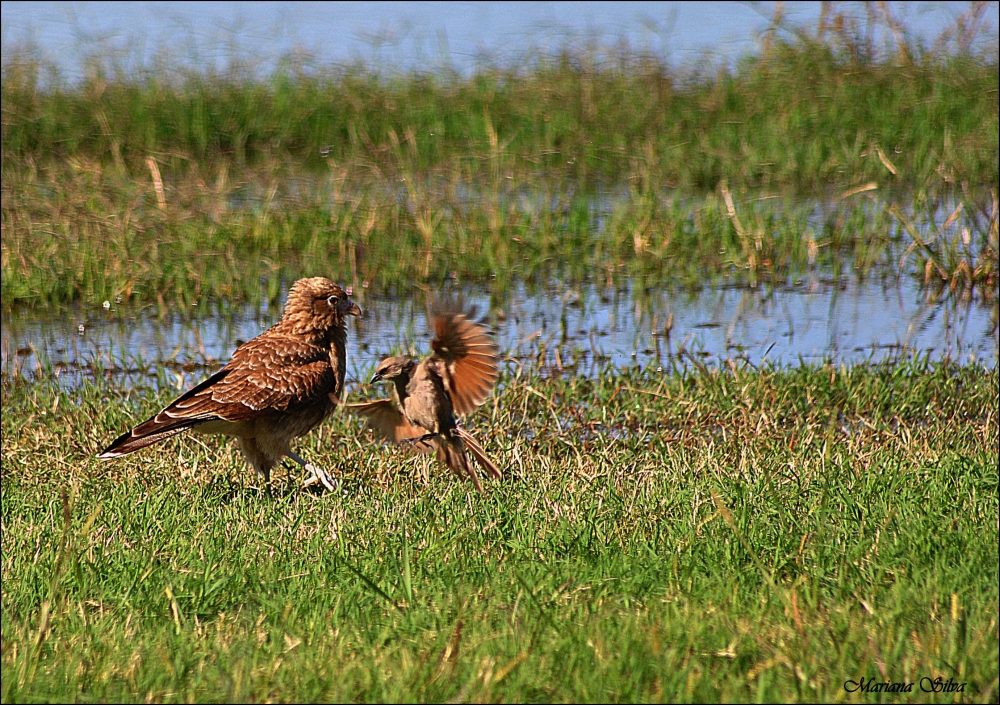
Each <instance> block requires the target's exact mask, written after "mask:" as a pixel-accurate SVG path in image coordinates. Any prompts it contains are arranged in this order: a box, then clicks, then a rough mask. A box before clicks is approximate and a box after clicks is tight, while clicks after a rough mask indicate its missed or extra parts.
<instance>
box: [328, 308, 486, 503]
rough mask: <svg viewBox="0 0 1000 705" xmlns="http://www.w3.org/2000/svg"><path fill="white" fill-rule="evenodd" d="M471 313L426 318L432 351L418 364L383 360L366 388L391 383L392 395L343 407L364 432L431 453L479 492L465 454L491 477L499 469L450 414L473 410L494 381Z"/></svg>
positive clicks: (401, 359)
mask: <svg viewBox="0 0 1000 705" xmlns="http://www.w3.org/2000/svg"><path fill="white" fill-rule="evenodd" d="M474 315H475V312H474V311H473V310H469V311H465V312H455V311H447V310H442V311H440V312H438V313H437V314H435V315H433V316H432V318H431V326H432V327H433V329H434V340H433V341H431V349H432V350H433V353H431V355H429V356H428V357H426V358H424V360H422V361H421V362H419V363H418V362H417V361H416V360H413V359H410V358H406V357H387V358H385V359H384V360H382V362H381V363H379V366H378V368H377V369H376V371H375V376H374V377H372V384H374V383H375V382H378V381H380V380H386V381H390V382H392V397H391V398H389V399H379V400H377V401H371V402H362V403H358V404H345V405H344V407H345V408H346V409H348V410H349V411H352V412H354V413H356V414H361V415H362V416H364V417H365V418H366V419H367V423H368V428H370V429H372V431H374V432H375V434H376V435H377V436H379V437H381V438H383V439H385V440H389V441H392V442H394V443H404V442H405V443H408V444H409V445H410V448H411V449H412V450H414V451H416V452H418V453H428V452H430V451H431V450H435V451H436V454H437V459H438V460H440V461H441V462H442V463H444V464H445V465H447V466H448V467H449V468H451V470H452V471H453V472H454V473H455V474H456V475H458V476H459V477H468V478H470V479H471V480H472V482H473V483H474V484H475V486H476V490H478V491H479V492H480V493H482V492H483V486H482V485H481V484H480V482H479V476H478V475H477V474H476V470H475V467H474V466H473V465H472V464H471V463H470V462H469V459H468V456H467V455H466V450H468V451H469V453H471V454H472V457H473V458H475V459H476V461H477V462H478V463H479V465H480V466H482V468H483V470H485V471H486V472H487V473H488V474H489V475H490V476H491V477H494V478H498V479H499V478H500V477H502V476H501V474H500V470H499V469H498V468H497V466H496V465H495V464H494V463H493V461H492V460H490V459H489V458H488V457H486V453H485V451H483V447H482V446H481V445H479V442H478V441H477V440H476V439H475V438H473V437H472V436H471V435H470V434H469V432H468V431H466V430H465V429H463V428H459V427H458V426H457V425H456V424H455V416H456V414H468V413H470V412H472V411H474V410H475V409H477V408H478V407H479V406H480V405H481V404H482V403H483V402H484V401H486V398H487V397H488V396H489V395H490V392H491V391H492V390H493V387H494V386H495V385H496V382H497V352H498V351H497V346H496V344H495V343H494V342H493V341H492V340H491V339H490V337H489V335H488V331H487V330H486V328H484V327H483V326H482V325H480V324H479V323H476V322H475V321H473V320H472V317H473V316H474Z"/></svg>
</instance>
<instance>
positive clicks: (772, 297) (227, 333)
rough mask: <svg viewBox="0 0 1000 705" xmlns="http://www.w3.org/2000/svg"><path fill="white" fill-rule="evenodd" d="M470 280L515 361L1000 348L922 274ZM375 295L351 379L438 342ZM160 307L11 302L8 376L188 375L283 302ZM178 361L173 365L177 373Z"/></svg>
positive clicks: (418, 303)
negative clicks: (565, 282)
mask: <svg viewBox="0 0 1000 705" xmlns="http://www.w3.org/2000/svg"><path fill="white" fill-rule="evenodd" d="M462 293H463V294H464V295H465V296H466V297H467V299H468V300H469V301H471V302H473V303H475V304H477V305H478V306H479V311H480V314H481V315H485V317H486V319H487V320H488V321H489V322H490V323H491V324H492V325H493V327H494V329H495V331H496V335H497V340H498V342H499V344H500V347H501V349H502V350H503V352H504V355H505V356H506V357H508V358H509V363H508V364H512V365H513V364H517V363H518V362H519V361H523V360H528V359H530V360H532V361H535V362H537V361H541V362H543V363H545V364H548V365H551V366H553V367H554V368H562V369H564V370H565V369H567V368H569V369H570V370H572V371H573V372H574V373H575V374H583V375H593V374H596V373H598V372H599V371H600V370H602V369H606V368H607V367H608V366H613V367H615V368H623V367H629V366H633V365H638V366H641V367H645V366H649V365H657V366H659V365H663V364H664V363H665V362H667V361H669V360H671V359H674V358H677V357H678V356H680V357H682V358H688V356H689V355H693V356H695V357H697V358H699V359H702V360H704V361H705V362H706V363H708V364H718V363H719V362H721V361H722V360H726V359H734V360H745V361H747V362H749V363H751V364H753V365H760V364H761V363H763V362H765V361H769V362H771V363H776V364H781V365H791V366H795V365H798V364H802V363H810V362H818V361H822V360H827V359H830V360H835V361H837V362H844V363H847V364H853V363H858V362H865V361H880V360H884V359H887V358H891V357H899V356H901V355H905V354H913V353H917V354H921V355H926V356H928V357H930V358H931V359H945V358H947V359H951V360H955V361H958V362H963V363H966V362H972V361H981V362H985V363H986V364H989V365H995V364H996V363H997V360H998V358H1000V332H998V327H997V319H998V314H997V307H996V304H993V305H989V306H983V305H982V304H979V303H974V302H971V301H959V300H956V299H955V298H950V299H948V300H946V301H943V302H940V301H938V302H935V301H931V300H928V297H926V296H925V294H923V293H922V292H921V291H920V290H919V288H918V287H917V286H916V284H915V283H914V282H913V281H912V280H911V279H909V278H903V279H901V280H900V281H898V282H894V283H892V284H891V285H886V284H884V283H882V282H879V281H874V280H869V281H867V282H863V283H862V282H857V281H854V280H850V279H846V278H842V279H840V280H833V279H824V278H820V277H813V278H806V279H803V280H802V281H800V282H796V283H794V284H792V285H789V286H786V287H780V288H774V287H758V288H747V287H735V286H733V287H725V286H724V287H720V288H715V289H704V290H702V291H701V292H697V293H694V292H685V293H676V292H674V293H671V292H668V291H666V290H659V289H652V290H642V291H637V290H635V289H634V287H631V286H629V287H625V288H623V289H618V290H612V291H602V290H601V289H599V288H597V287H595V286H588V287H581V288H572V287H565V286H559V285H553V286H550V287H546V288H543V289H542V290H540V291H539V290H531V291H529V290H528V289H527V288H526V287H525V286H523V285H522V286H520V287H518V288H516V289H515V291H514V293H513V294H512V295H510V296H509V297H507V298H506V299H504V300H501V301H499V302H494V304H493V306H492V307H491V306H490V297H489V294H488V291H487V290H486V289H484V288H476V287H471V288H466V289H464V290H462ZM363 294H364V292H361V293H359V294H358V295H356V296H355V298H356V300H359V301H360V303H361V305H362V307H363V308H364V316H363V317H362V318H361V319H352V320H351V321H350V330H349V348H348V381H349V385H353V383H363V382H365V381H366V380H368V379H369V378H370V376H371V374H372V371H373V369H374V366H375V365H376V364H377V362H378V360H379V359H381V357H382V356H384V355H387V354H391V353H399V352H404V353H406V354H413V355H422V354H425V352H426V351H427V350H428V349H429V342H430V339H429V335H428V334H427V333H426V321H425V314H424V311H425V304H424V301H423V298H418V297H417V296H413V297H410V298H403V299H389V298H386V297H378V296H364V295H363ZM220 308H222V309H223V310H225V307H224V306H223V307H220ZM154 311H155V309H154V308H152V307H150V308H147V309H145V310H135V309H119V308H118V307H117V306H116V305H114V304H110V303H109V305H108V307H107V308H104V307H91V308H78V309H74V310H71V311H69V312H64V313H63V314H60V315H58V316H32V315H30V314H28V313H15V314H6V315H5V316H4V318H3V326H2V329H3V334H2V337H3V341H2V350H3V353H2V354H3V359H2V369H3V375H4V377H5V378H6V379H8V380H10V379H12V378H14V377H21V378H24V379H28V380H31V379H36V378H38V377H40V376H43V375H45V374H46V372H45V370H46V369H48V370H49V371H50V372H51V373H53V374H56V375H58V378H59V380H60V382H61V383H62V384H64V385H67V386H73V385H76V384H79V383H80V382H81V381H83V380H84V379H87V378H90V379H92V378H94V377H95V376H97V375H100V376H102V377H106V378H108V379H109V380H111V381H113V382H114V383H116V384H121V385H123V386H129V385H135V384H140V385H147V384H151V383H152V384H154V385H156V384H170V385H177V386H178V387H183V388H186V387H189V386H191V385H193V384H195V383H196V382H198V381H199V380H200V379H202V378H204V377H205V376H207V375H208V374H210V373H212V372H214V371H215V370H216V369H218V368H219V367H221V366H222V364H224V363H225V361H226V360H227V359H228V358H229V355H230V354H231V353H232V351H233V349H234V348H235V347H236V346H237V345H239V343H240V342H242V341H245V340H248V339H250V338H252V337H254V336H255V335H258V334H259V333H261V332H262V331H264V330H265V329H266V328H267V327H268V326H269V325H271V324H272V323H274V321H276V320H277V318H278V316H279V315H280V311H278V310H275V309H271V310H268V309H266V308H265V309H256V308H250V307H246V306H243V307H235V308H233V309H231V310H229V311H228V312H227V313H226V314H225V315H219V314H210V315H199V314H198V313H197V311H196V310H194V311H192V312H189V313H183V314H182V313H174V314H171V315H168V316H166V317H164V318H161V317H159V316H157V315H155V313H154ZM164 366H166V367H167V368H168V369H169V371H170V373H171V374H167V375H164V374H163V367H164ZM158 368H159V372H158Z"/></svg>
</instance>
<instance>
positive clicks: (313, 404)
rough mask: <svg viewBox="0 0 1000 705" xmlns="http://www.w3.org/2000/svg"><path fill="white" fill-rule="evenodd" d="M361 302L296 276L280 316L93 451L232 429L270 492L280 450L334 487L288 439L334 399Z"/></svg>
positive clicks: (129, 449) (109, 454)
mask: <svg viewBox="0 0 1000 705" xmlns="http://www.w3.org/2000/svg"><path fill="white" fill-rule="evenodd" d="M359 315H361V309H360V308H358V306H357V305H356V304H355V303H354V302H353V301H351V299H350V297H349V296H348V295H347V294H346V293H345V292H344V290H343V289H341V288H340V287H339V286H337V285H336V284H334V283H333V282H332V281H330V280H329V279H324V278H323V277H314V278H312V279H299V280H298V281H297V282H295V283H294V284H293V285H292V288H291V289H290V290H289V292H288V300H287V301H286V302H285V310H284V312H283V313H282V314H281V320H279V321H278V322H277V323H276V324H274V325H273V326H272V327H271V328H269V329H268V330H266V331H264V332H263V333H261V334H260V335H258V336H257V337H256V338H254V339H253V340H249V341H247V342H245V343H243V344H242V345H240V346H239V347H238V348H236V351H235V352H234V353H233V357H232V359H230V361H229V362H228V363H227V364H226V366H225V367H223V368H222V369H221V370H219V371H218V372H216V373H215V374H214V375H212V376H211V377H209V378H208V379H206V380H205V381H204V382H202V383H201V384H199V385H198V386H196V387H195V388H194V389H191V390H189V391H188V392H186V393H185V394H184V395H183V396H181V397H179V398H177V399H175V400H174V401H172V402H171V403H170V404H169V405H168V406H167V408H165V409H164V410H163V411H161V412H160V413H158V414H157V415H156V416H154V417H152V418H151V419H149V420H147V421H144V422H142V423H141V424H139V425H138V426H136V427H135V428H133V429H132V430H131V431H128V432H127V433H124V434H122V435H121V436H119V437H118V438H117V439H116V440H115V442H114V443H112V444H111V445H109V446H108V447H107V448H105V449H104V450H103V451H102V452H101V453H100V455H98V456H97V457H98V458H117V457H119V456H122V455H127V454H129V453H134V452H135V451H137V450H139V449H140V448H145V447H146V446H149V445H152V444H154V443H158V442H160V441H162V440H164V439H166V438H170V437H171V436H174V435H176V434H178V433H181V432H183V431H187V430H188V429H191V430H192V431H195V432H197V433H221V434H225V435H227V436H236V437H237V438H238V439H239V442H240V448H241V449H242V451H243V454H244V455H245V456H246V458H247V461H248V462H249V463H250V465H251V466H253V468H254V470H256V471H257V472H258V473H260V474H261V476H263V478H264V483H265V486H266V487H267V489H268V493H270V480H271V468H273V467H274V466H275V465H276V464H277V463H278V462H280V461H281V459H282V458H284V457H285V456H287V457H289V458H291V459H292V460H294V461H295V462H297V463H298V464H299V465H301V466H302V467H304V468H305V469H306V470H308V471H309V472H311V473H312V474H313V477H312V478H310V480H311V481H307V483H306V484H307V485H308V484H316V482H320V483H322V484H323V485H324V486H325V487H326V488H327V489H330V490H333V489H335V488H336V485H335V484H334V481H333V479H332V478H331V477H330V475H329V474H327V472H326V471H325V470H322V469H320V468H317V467H315V466H314V465H312V463H307V462H306V461H304V460H303V459H302V458H300V457H299V456H298V455H296V454H295V453H294V452H292V449H291V446H290V443H291V441H292V439H294V438H298V437H299V436H304V435H305V434H307V433H309V431H311V430H312V429H313V428H315V427H316V426H318V425H319V424H320V423H321V422H322V421H323V420H324V419H325V418H326V417H327V416H329V415H330V413H331V412H332V411H333V410H334V408H335V407H336V405H337V404H338V403H339V402H340V394H341V392H342V390H343V388H344V374H345V372H346V368H347V327H346V317H347V316H359Z"/></svg>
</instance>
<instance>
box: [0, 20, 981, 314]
mask: <svg viewBox="0 0 1000 705" xmlns="http://www.w3.org/2000/svg"><path fill="white" fill-rule="evenodd" d="M970 12H972V10H970ZM831 13H832V14H831ZM845 13H848V14H849V11H848V10H842V9H840V8H837V7H836V6H834V8H833V9H832V10H829V12H828V13H827V15H828V16H827V17H826V20H824V22H825V23H824V24H823V25H821V26H820V27H817V28H816V30H815V31H811V30H810V31H805V30H798V29H796V30H793V29H791V28H788V27H784V28H783V29H784V30H785V31H783V33H782V32H772V33H770V34H769V35H768V36H769V39H767V40H766V41H765V42H763V44H762V46H761V47H760V51H759V52H758V53H757V54H756V55H754V56H749V57H745V58H744V59H743V60H741V61H740V62H738V63H737V65H736V66H735V67H734V68H733V69H732V70H719V71H714V70H713V71H707V70H703V69H702V70H693V69H692V70H684V71H681V70H680V69H676V68H672V67H670V66H668V65H666V64H664V63H663V62H662V61H660V60H658V59H656V58H654V57H650V56H648V55H645V54H643V53H642V52H637V51H635V50H633V49H630V48H629V47H627V46H621V45H619V46H616V47H601V46H599V45H586V46H583V45H574V44H572V43H570V44H567V45H566V46H565V47H564V48H563V49H561V50H559V51H557V52H554V53H549V54H545V53H538V54H535V55H532V56H531V57H530V58H528V59H525V60H524V61H523V62H522V63H520V64H517V65H509V66H494V67H490V68H486V67H484V68H481V69H479V70H477V71H476V72H475V73H473V74H472V75H470V76H463V75H461V74H459V73H456V72H454V71H447V70H442V71H427V72H421V73H412V74H398V73H388V74H379V73H376V72H375V71H374V70H373V69H370V68H367V67H365V66H361V65H358V66H353V67H348V68H343V67H342V68H337V69H335V68H329V67H327V68H322V67H317V66H315V65H313V64H312V63H310V62H309V61H305V63H304V64H301V65H299V64H295V63H294V62H292V61H291V60H288V61H285V62H283V63H281V64H280V68H279V69H277V70H276V72H275V73H274V74H273V75H268V76H256V75H255V74H253V73H252V72H250V71H248V70H246V69H247V67H245V66H241V65H240V64H239V62H238V61H236V63H234V65H233V66H232V67H230V69H231V70H229V71H227V72H224V73H221V74H215V73H212V72H211V71H201V70H195V69H190V68H188V69H184V68H182V66H183V65H184V64H183V62H180V61H178V60H176V57H175V59H174V60H173V61H174V63H171V60H170V59H169V56H168V57H167V58H166V59H163V61H161V62H160V63H158V64H156V65H155V66H150V67H146V69H148V70H138V69H134V70H133V69H126V68H123V67H122V66H121V65H119V64H116V63H115V59H114V57H110V56H103V55H96V56H93V57H91V60H90V64H89V66H90V68H89V70H88V72H87V73H86V76H87V77H86V78H85V79H84V80H82V82H80V83H76V84H69V83H66V82H63V81H60V80H59V78H58V76H57V75H54V74H52V71H54V69H52V68H51V67H50V66H48V65H47V64H46V63H45V60H44V58H39V56H40V52H39V51H37V50H35V49H32V48H31V47H27V48H24V49H23V50H11V51H8V52H7V53H6V54H5V56H4V63H3V74H2V81H0V92H2V99H3V122H2V137H3V139H2V147H0V149H2V177H3V178H2V195H3V198H2V227H3V246H2V270H3V278H2V290H0V294H2V300H3V307H4V308H5V309H6V310H10V309H11V308H13V307H16V306H35V307H44V308H52V307H58V306H60V305H63V304H66V303H70V302H77V301H83V302H84V303H87V304H100V303H101V302H102V301H105V300H115V299H117V298H118V297H122V298H133V299H135V300H136V301H137V302H140V303H150V302H153V303H156V304H157V305H159V306H160V308H161V310H166V309H167V308H169V307H171V306H190V305H191V304H192V303H194V302H195V301H197V300H199V299H201V298H202V297H203V296H205V297H211V298H216V299H223V298H224V299H227V300H230V301H240V300H250V301H251V302H260V301H262V300H270V301H271V302H275V301H276V298H277V296H278V294H279V292H280V290H281V289H282V287H283V286H284V285H287V284H288V283H289V282H290V281H292V280H294V279H296V278H298V277H300V276H307V275H308V276H311V275H316V274H324V275H327V276H331V277H334V278H336V279H338V280H340V281H343V282H347V283H350V284H352V285H353V286H355V287H356V288H357V287H361V286H362V285H363V284H364V283H365V282H367V283H368V284H369V285H370V286H373V287H375V288H376V289H378V290H381V291H386V290H392V289H395V288H399V287H406V288H407V289H409V288H410V287H412V284H413V282H414V281H417V282H421V283H426V284H428V285H432V286H433V285H436V284H438V283H440V282H441V281H443V280H445V279H446V278H451V277H452V275H455V276H457V277H460V278H463V279H473V280H477V281H493V278H494V277H495V278H496V279H495V280H496V284H495V287H496V288H497V289H503V288H504V287H506V286H508V285H509V284H510V283H511V282H512V281H515V280H524V281H528V282H529V283H530V282H532V281H547V280H549V279H550V278H552V277H559V278H561V279H564V280H570V281H577V280H581V279H592V280H598V281H607V282H609V283H615V282H616V281H619V283H620V280H621V279H622V278H623V277H629V278H638V279H639V281H640V284H647V285H656V286H683V287H696V286H700V285H702V284H703V283H706V282H711V283H717V282H718V281H720V280H722V279H727V280H728V281H730V282H733V281H736V282H740V283H757V282H772V283H783V282H785V281H787V280H788V279H789V278H793V277H796V276H799V275H800V274H801V273H802V272H803V271H805V270H808V269H811V268H820V269H821V270H822V271H823V272H824V273H828V274H832V275H834V276H838V275H840V274H842V273H844V272H847V271H852V270H854V271H857V272H858V273H859V274H861V275H862V276H869V275H884V274H887V273H891V274H896V273H898V272H899V271H903V272H906V273H908V274H910V275H912V276H916V277H918V278H919V279H920V280H921V281H922V282H923V283H924V284H925V285H926V286H927V287H928V288H929V289H931V290H932V291H934V292H935V293H939V292H947V293H950V292H952V291H954V292H958V293H960V294H969V293H970V292H971V293H977V294H978V295H981V296H983V297H984V298H987V299H992V298H994V297H995V292H996V289H997V285H998V276H1000V275H998V270H1000V266H998V261H1000V260H998V252H1000V237H998V230H997V207H996V193H997V188H998V186H997V184H998V180H1000V175H998V171H997V168H998V164H997V159H996V155H997V151H998V144H1000V143H998V134H1000V127H998V125H1000V111H998V109H997V90H998V86H1000V81H998V75H1000V72H998V69H997V66H998V59H997V46H996V43H995V42H992V43H989V42H987V43H986V44H985V48H984V49H973V48H971V47H974V46H977V45H976V44H975V42H974V41H972V40H974V39H975V38H976V36H978V35H975V33H973V34H971V35H970V34H969V31H967V30H968V28H969V27H972V26H974V25H975V22H971V20H970V17H969V16H966V15H963V18H964V19H963V20H962V21H963V22H965V23H966V24H965V25H963V26H965V27H966V29H965V30H961V31H959V30H960V29H961V28H960V27H959V25H958V24H956V26H955V27H952V28H950V29H949V30H948V32H951V35H949V36H951V37H952V40H953V41H952V40H949V41H951V43H950V44H949V43H948V42H944V41H943V40H942V43H939V44H938V45H935V46H934V47H931V48H921V47H919V46H917V45H916V44H915V43H913V42H910V41H908V40H906V38H905V31H904V33H903V35H902V39H900V40H894V41H895V42H896V43H895V44H892V45H891V46H890V49H891V51H889V50H886V51H882V50H880V49H879V48H878V47H875V46H874V45H873V44H872V40H871V39H870V37H869V38H867V39H866V38H865V36H864V33H863V32H860V31H855V30H857V27H858V26H857V25H856V24H855V25H852V24H851V22H852V19H851V17H849V16H848V14H845ZM880 17H881V15H879V14H878V13H875V14H874V15H871V17H870V18H869V21H874V22H875V24H876V26H875V27H873V29H878V28H879V27H881V29H882V30H887V31H888V30H890V29H891V30H893V31H889V32H888V36H897V35H898V32H897V31H896V30H898V29H899V28H898V27H895V26H893V27H888V26H881V25H879V22H883V23H884V22H885V20H884V19H879V18H880ZM838 18H839V19H838ZM872 18H874V19H872ZM776 21H777V20H776ZM970 22H971V24H970ZM779 24H780V23H779ZM777 26H778V25H776V27H777ZM904 30H905V28H904ZM894 32H895V34H894ZM946 35H947V32H946V33H945V34H943V35H942V36H943V37H945V36H946ZM956 37H957V39H956ZM962 38H964V39H962ZM959 39H961V41H959ZM966 40H968V41H966ZM234 61H235V60H234ZM303 61H304V60H303ZM327 69H329V70H327ZM847 194H853V195H847Z"/></svg>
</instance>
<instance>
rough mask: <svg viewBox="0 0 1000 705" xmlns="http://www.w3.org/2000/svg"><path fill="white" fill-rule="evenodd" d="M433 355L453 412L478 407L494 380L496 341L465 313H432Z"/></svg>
mask: <svg viewBox="0 0 1000 705" xmlns="http://www.w3.org/2000/svg"><path fill="white" fill-rule="evenodd" d="M433 327H434V340H433V341H431V347H432V348H433V349H434V356H436V357H437V358H438V359H440V360H441V361H442V362H443V363H444V364H443V365H442V367H444V372H445V374H442V379H443V380H444V383H445V386H446V387H447V389H448V393H449V394H450V395H451V404H452V408H453V409H454V411H455V413H456V414H468V413H470V412H471V411H474V410H475V409H476V408H478V407H479V405H480V404H482V403H483V402H484V401H486V398H487V397H488V396H489V395H490V392H491V391H493V387H494V386H496V383H497V353H498V348H497V346H496V343H494V342H493V340H492V339H491V338H490V336H489V332H488V331H487V330H486V328H485V327H483V326H482V325H480V324H478V323H476V322H474V321H472V320H470V319H469V318H468V317H467V316H466V315H465V314H460V313H459V314H456V313H442V314H438V315H436V316H434V320H433Z"/></svg>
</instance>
